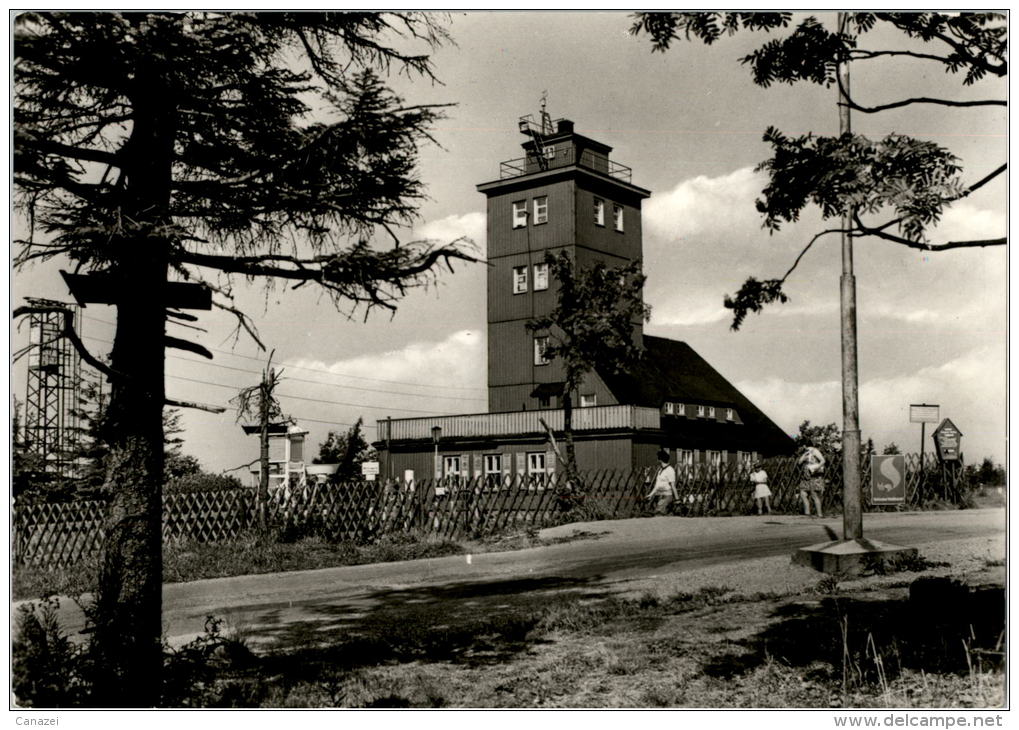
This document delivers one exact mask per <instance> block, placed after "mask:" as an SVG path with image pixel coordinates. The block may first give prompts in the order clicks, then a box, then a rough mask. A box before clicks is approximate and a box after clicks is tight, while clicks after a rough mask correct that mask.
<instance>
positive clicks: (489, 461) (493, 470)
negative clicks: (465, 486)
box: [485, 454, 502, 477]
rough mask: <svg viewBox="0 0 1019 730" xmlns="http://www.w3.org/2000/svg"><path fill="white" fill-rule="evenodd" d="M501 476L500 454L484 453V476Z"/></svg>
mask: <svg viewBox="0 0 1019 730" xmlns="http://www.w3.org/2000/svg"><path fill="white" fill-rule="evenodd" d="M493 474H494V475H496V476H499V477H501V476H502V454H485V476H486V477H487V476H492V475H493Z"/></svg>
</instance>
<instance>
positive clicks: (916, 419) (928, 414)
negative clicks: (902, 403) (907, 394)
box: [909, 403, 938, 423]
mask: <svg viewBox="0 0 1019 730" xmlns="http://www.w3.org/2000/svg"><path fill="white" fill-rule="evenodd" d="M909 422H910V423H937V422H938V406H936V405H931V404H929V403H912V404H910V406H909Z"/></svg>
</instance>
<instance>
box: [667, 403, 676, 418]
mask: <svg viewBox="0 0 1019 730" xmlns="http://www.w3.org/2000/svg"><path fill="white" fill-rule="evenodd" d="M673 413H675V404H673V403H669V401H665V415H666V416H671V415H672V414H673Z"/></svg>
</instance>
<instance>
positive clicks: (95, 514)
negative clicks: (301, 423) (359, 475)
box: [13, 454, 963, 566]
mask: <svg viewBox="0 0 1019 730" xmlns="http://www.w3.org/2000/svg"><path fill="white" fill-rule="evenodd" d="M832 461H833V462H834V463H829V465H828V467H827V470H826V474H825V477H826V482H827V488H826V490H825V492H824V497H823V503H824V508H825V510H826V512H838V511H839V510H840V509H841V503H842V470H841V464H840V463H838V462H837V461H835V460H832ZM862 466H863V474H862V476H863V480H862V481H863V484H864V485H868V484H869V480H870V473H869V460H864V464H863V465H862ZM906 466H907V501H908V503H909V505H911V506H919V505H921V504H923V503H926V502H929V501H930V500H932V499H942V500H945V501H950V502H958V501H959V500H960V499H961V498H962V496H963V495H962V489H963V487H962V485H961V479H960V470H952V471H946V470H945V469H944V468H942V467H941V466H939V465H937V464H935V463H933V462H932V460H930V459H928V460H927V463H926V466H927V468H926V469H924V470H921V469H920V468H919V457H918V455H915V454H910V455H906ZM764 468H765V470H766V471H767V472H768V475H769V484H770V486H771V489H772V492H773V497H772V509H773V510H774V511H776V512H798V511H799V510H800V502H799V497H798V483H799V474H798V472H797V469H796V466H795V463H794V461H793V460H792V459H791V458H775V459H767V460H765V461H764ZM653 473H654V470H653V469H644V470H640V471H632V472H617V471H603V472H593V473H584V474H582V475H581V489H580V490H579V491H580V492H582V493H583V495H584V497H583V500H582V502H581V504H582V509H583V511H582V513H581V514H582V515H583V516H585V517H591V518H602V519H622V518H626V517H634V516H637V515H640V514H644V513H646V510H647V504H646V502H645V500H644V496H645V495H646V494H647V491H648V483H649V481H650V479H651V477H652V476H653ZM561 486H562V485H561V484H558V483H557V481H556V477H555V476H552V477H549V478H543V479H541V480H537V479H535V478H533V477H524V478H510V477H507V478H506V479H504V480H502V481H498V480H495V481H493V480H490V479H486V478H478V479H474V480H454V481H439V482H433V481H428V480H426V481H421V482H413V483H411V484H388V485H387V484H383V483H382V482H352V483H348V484H338V485H327V484H323V485H309V486H301V487H298V488H295V489H292V490H289V491H280V492H277V493H275V494H273V495H271V499H270V503H269V505H268V516H269V521H270V524H271V525H272V526H273V528H274V529H276V530H279V531H280V534H282V535H287V534H290V535H300V534H318V535H322V536H324V537H326V538H328V539H330V540H336V541H340V540H353V541H358V542H372V541H374V540H377V539H379V538H381V537H383V536H386V535H393V534H400V533H415V534H419V535H426V536H433V537H437V538H447V539H455V538H460V537H463V536H480V535H485V534H492V533H496V532H499V531H501V530H506V529H523V528H532V527H533V528H540V527H546V526H549V525H552V524H555V523H557V522H561V521H562V520H563V519H564V517H563V510H562V507H563V497H562V491H563V490H562V489H560V487H561ZM677 491H678V493H679V500H678V502H677V504H676V506H675V512H676V514H680V515H686V516H711V515H735V514H748V513H749V512H750V511H751V510H752V509H753V497H752V493H753V490H752V487H751V485H750V481H749V469H748V467H747V466H745V465H743V466H739V467H737V466H729V467H724V468H719V467H712V466H710V465H707V464H698V465H696V466H693V467H679V468H678V469H677ZM864 509H868V510H869V509H889V508H887V507H873V506H872V505H870V503H869V489H866V488H865V489H864ZM105 510H106V504H105V503H104V502H102V501H96V500H93V501H86V500H80V501H73V502H54V503H17V504H15V508H14V535H13V542H14V545H13V547H14V557H15V561H16V562H17V563H22V564H24V563H34V564H39V565H43V566H67V565H72V564H74V563H76V562H78V561H80V560H82V559H83V558H87V557H92V556H95V555H96V554H97V553H98V551H99V548H100V545H101V544H102V538H103V519H104V515H105ZM254 523H255V499H254V490H252V489H243V488H241V489H227V490H219V491H209V492H174V493H169V494H166V495H164V497H163V539H164V541H165V542H173V541H179V540H196V541H200V542H217V541H222V540H229V539H231V538H233V537H236V536H238V535H239V534H241V533H242V532H244V531H245V530H248V529H251V528H252V527H253V526H254Z"/></svg>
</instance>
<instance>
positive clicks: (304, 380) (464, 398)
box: [83, 335, 485, 413]
mask: <svg viewBox="0 0 1019 730" xmlns="http://www.w3.org/2000/svg"><path fill="white" fill-rule="evenodd" d="M83 337H84V338H85V339H87V340H94V341H96V342H103V343H105V344H108V345H112V344H113V343H112V342H110V341H109V340H104V339H101V338H99V337H93V336H92V335H83ZM166 357H167V358H168V359H170V360H177V361H179V362H190V363H195V364H196V365H204V366H206V367H214V368H222V369H224V370H234V371H237V372H240V373H250V374H252V375H260V374H261V372H260V371H258V370H249V369H247V368H238V367H234V366H232V365H222V364H220V363H215V362H206V361H204V360H195V359H193V358H190V357H180V356H178V355H167V356H166ZM238 357H242V356H240V355H238ZM280 367H297V366H295V365H286V364H285V363H284V364H281V366H280ZM298 369H301V370H309V369H314V368H298ZM319 372H329V371H327V370H322V371H319ZM333 374H335V373H333ZM167 377H168V378H173V377H177V378H180V377H182V376H179V375H167ZM182 379H185V380H186V378H182ZM283 380H292V381H294V382H295V383H308V384H310V385H322V386H325V387H327V388H346V389H348V390H358V391H362V392H365V393H385V394H388V395H404V396H411V397H414V398H434V399H436V400H453V401H473V402H476V403H481V402H484V401H485V399H484V398H471V397H467V396H456V395H432V394H430V393H407V392H404V391H396V390H382V389H379V388H362V387H360V386H357V385H346V384H344V383H324V382H322V381H321V380H308V379H307V378H295V377H292V376H289V375H288V376H285V377H284V378H283ZM195 382H205V381H195ZM383 382H385V381H383ZM206 385H219V384H218V383H206ZM229 387H233V386H229ZM428 387H431V388H441V387H445V386H439V385H432V386H428ZM403 410H411V409H406V408H405V409H403ZM417 412H418V413H430V412H431V411H417Z"/></svg>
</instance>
